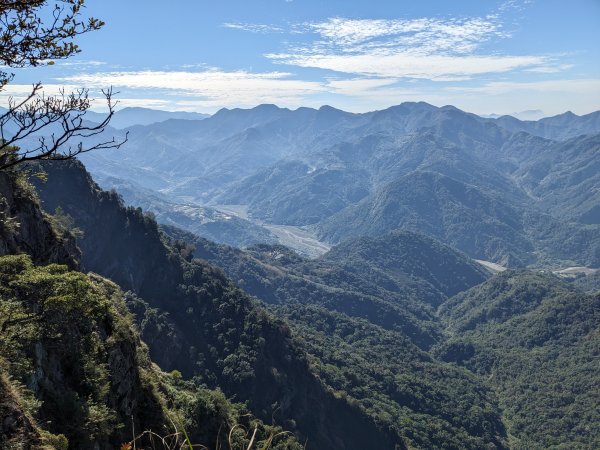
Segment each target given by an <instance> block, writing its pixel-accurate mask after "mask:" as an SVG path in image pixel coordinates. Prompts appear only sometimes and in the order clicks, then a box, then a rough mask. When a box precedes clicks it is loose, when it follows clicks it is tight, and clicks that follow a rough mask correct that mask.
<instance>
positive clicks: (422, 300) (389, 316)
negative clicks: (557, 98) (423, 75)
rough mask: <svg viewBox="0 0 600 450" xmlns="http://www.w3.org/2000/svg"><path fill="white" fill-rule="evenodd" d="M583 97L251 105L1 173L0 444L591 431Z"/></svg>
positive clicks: (593, 293) (482, 442)
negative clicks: (548, 107)
mask: <svg viewBox="0 0 600 450" xmlns="http://www.w3.org/2000/svg"><path fill="white" fill-rule="evenodd" d="M598 114H599V113H593V114H590V115H587V116H581V117H578V116H575V115H573V114H564V115H560V116H556V117H553V118H546V119H542V120H540V121H537V122H526V121H519V120H517V119H514V118H507V117H501V118H497V119H493V118H482V117H479V116H476V115H473V114H469V113H465V112H463V111H460V110H458V109H457V108H454V107H442V108H437V107H434V106H432V105H428V104H425V103H407V104H402V105H399V106H396V107H393V108H390V109H388V110H384V111H377V112H372V113H366V114H352V113H347V112H344V111H339V110H336V109H334V108H331V107H322V108H320V109H318V110H315V109H310V108H300V109H298V110H295V111H290V110H287V109H282V108H277V107H275V106H273V105H261V106H259V107H256V108H253V109H251V110H241V109H235V110H221V111H219V112H218V113H216V114H215V115H213V116H211V117H209V118H205V119H202V120H179V119H173V120H167V121H162V122H156V123H152V124H149V125H135V126H133V127H129V128H126V129H124V130H118V129H116V128H111V129H108V130H107V133H113V134H114V135H115V136H117V137H119V136H124V135H125V133H129V134H128V139H129V140H128V142H127V143H126V145H124V146H123V147H122V148H121V149H119V150H116V151H106V152H93V153H89V154H87V155H85V157H83V158H82V161H75V160H72V161H42V162H39V163H33V164H29V165H26V166H25V165H23V166H21V167H17V168H16V169H15V170H9V171H1V172H0V447H2V448H4V447H7V448H12V447H15V446H17V448H19V446H21V447H23V446H25V448H75V449H80V448H81V449H87V448H98V449H100V450H109V449H112V448H118V447H119V446H120V447H121V448H128V447H127V445H130V447H129V448H131V446H132V444H131V442H133V443H134V444H135V445H136V446H137V448H142V447H144V446H146V447H148V446H149V447H151V446H152V445H155V446H156V445H158V446H159V447H160V445H161V444H160V442H159V441H158V440H156V439H154V437H157V436H160V439H165V436H166V437H168V439H175V438H176V437H177V438H178V439H179V438H180V439H181V440H180V441H179V442H178V443H177V445H178V446H180V445H181V444H184V443H185V444H186V445H188V446H189V445H203V446H206V447H208V448H224V449H227V450H234V449H236V448H255V447H256V448H265V449H266V448H271V449H273V450H284V449H287V450H299V449H300V448H306V449H309V450H310V449H328V448H332V449H341V450H354V449H365V448H374V449H382V450H387V449H390V450H399V449H412V448H419V449H442V448H444V449H482V448H490V449H492V448H494V449H519V450H521V449H523V450H524V449H542V448H574V449H588V448H596V447H598V446H599V445H600V441H599V436H600V429H599V424H600V417H599V415H598V409H597V405H598V402H599V401H600V399H599V398H598V395H597V389H596V386H598V385H599V384H600V379H599V375H598V371H597V370H596V365H597V359H598V345H599V335H598V330H599V326H600V294H599V288H600V281H599V279H600V278H599V274H600V270H598V267H599V266H600V221H599V220H598V219H599V217H598V211H599V210H598V205H599V204H600V201H599V199H600V197H599V195H600V194H599V192H600V191H599V189H598V187H599V184H598V183H599V181H600V180H599V179H598V170H597V169H598V168H599V166H598V164H599V158H600V134H599V133H600V131H599V130H598ZM513 119H514V120H513ZM88 170H89V171H88ZM95 180H98V182H99V184H97V183H96V181H95ZM103 187H106V188H107V189H110V190H107V189H104V188H103ZM284 236H285V237H286V239H287V240H286V242H291V243H292V244H294V242H295V241H297V242H295V243H296V244H297V249H298V248H307V247H311V248H312V249H313V251H312V252H308V251H305V252H301V251H300V252H299V251H297V250H294V249H293V248H290V247H287V246H285V245H282V244H281V242H282V241H283V240H284V238H283V237H284ZM319 239H320V240H321V241H318V240H319ZM302 246H304V247H302ZM489 268H493V270H490V269H489ZM153 433H156V434H153ZM136 435H137V436H138V438H135V436H136ZM153 436H154V437H153ZM184 437H185V439H184ZM132 439H133V441H131V440H132ZM138 439H139V440H138ZM162 443H163V444H165V445H163V447H165V448H167V447H168V446H167V445H166V441H164V440H163V441H162ZM192 443H193V444H192ZM253 445H254V447H253Z"/></svg>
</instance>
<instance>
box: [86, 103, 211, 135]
mask: <svg viewBox="0 0 600 450" xmlns="http://www.w3.org/2000/svg"><path fill="white" fill-rule="evenodd" d="M105 117H106V115H104V114H102V113H97V112H94V111H88V112H86V114H85V118H86V119H87V120H89V121H91V122H102V121H103V120H104V119H105ZM207 117H210V114H201V113H196V112H185V111H163V110H160V109H151V108H141V107H131V106H130V107H126V108H123V109H119V110H118V111H116V112H115V114H114V115H113V117H112V118H111V120H110V126H111V127H113V128H116V129H118V130H122V129H124V128H129V127H133V126H136V125H152V124H153V123H158V122H164V121H165V120H170V119H177V120H202V119H206V118H207Z"/></svg>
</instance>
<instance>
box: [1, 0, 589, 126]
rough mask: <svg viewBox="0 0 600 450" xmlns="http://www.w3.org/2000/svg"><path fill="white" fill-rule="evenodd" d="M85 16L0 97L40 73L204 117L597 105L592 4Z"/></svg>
mask: <svg viewBox="0 0 600 450" xmlns="http://www.w3.org/2000/svg"><path fill="white" fill-rule="evenodd" d="M87 13H89V14H90V15H93V16H95V17H98V18H101V19H102V20H104V21H105V22H106V26H105V27H104V28H103V29H102V30H100V31H97V32H94V33H90V34H89V35H86V36H83V37H81V38H80V39H79V41H78V42H79V44H80V46H81V48H82V50H83V51H82V53H80V54H79V55H77V57H76V58H72V59H70V60H68V61H59V62H57V63H56V64H55V65H54V66H49V67H42V68H35V69H26V70H19V71H16V77H15V79H14V81H13V82H12V83H11V84H10V85H9V86H7V87H6V88H5V90H4V92H2V93H1V95H2V96H3V97H4V99H6V97H7V96H8V95H13V96H15V97H18V96H20V95H23V94H24V93H25V92H27V90H28V89H29V88H30V84H31V83H33V82H35V81H43V82H44V83H45V86H46V90H47V92H48V93H53V92H56V91H57V90H58V89H59V88H60V87H61V86H65V87H66V88H67V89H73V88H76V87H80V86H86V87H88V88H90V92H91V94H92V95H97V93H98V92H99V90H100V89H101V88H102V87H107V86H111V85H112V86H114V89H115V90H117V91H119V95H118V98H119V100H120V102H121V104H120V106H122V107H124V106H146V107H153V108H160V109H167V110H186V111H199V112H209V113H210V112H214V111H216V110H218V109H220V108H221V107H228V108H231V107H252V106H255V105H257V104H260V103H275V104H277V105H279V106H285V107H290V108H297V107H299V106H313V107H318V106H321V105H323V104H330V105H332V106H335V107H338V108H341V109H345V110H349V111H356V112H362V111H369V110H374V109H382V108H386V107H389V106H391V105H394V104H399V103H402V102H404V101H427V102H429V103H432V104H435V105H438V106H442V105H446V104H453V105H455V106H457V107H459V108H462V109H465V110H467V111H472V112H475V113H479V114H489V113H502V114H507V113H514V112H519V111H523V110H538V109H539V110H542V111H543V112H544V113H545V114H546V115H552V114H558V113H561V112H564V111H566V110H571V111H573V112H575V113H577V114H585V113H589V112H592V111H595V110H598V109H600V44H599V43H600V1H599V0H571V1H564V0H509V1H505V0H502V1H494V0H477V1H447V0H439V1H431V0H430V1H427V0H420V1H406V0H394V1H377V0H370V1H353V0H346V1H338V0H333V1H331V0H327V1H325V0H321V1H315V0H244V1H241V0H240V1H227V0H221V1H218V2H216V1H206V0H176V1H172V2H164V1H157V0H146V1H142V0H126V1H123V0H120V1H117V0H88V1H87ZM100 106H101V104H100V103H98V104H97V107H100Z"/></svg>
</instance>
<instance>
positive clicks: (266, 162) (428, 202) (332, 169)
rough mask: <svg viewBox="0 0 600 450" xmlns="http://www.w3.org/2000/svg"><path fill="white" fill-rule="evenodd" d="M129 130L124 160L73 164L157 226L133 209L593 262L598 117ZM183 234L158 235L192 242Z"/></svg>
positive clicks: (298, 116) (268, 112) (237, 113)
mask: <svg viewBox="0 0 600 450" xmlns="http://www.w3.org/2000/svg"><path fill="white" fill-rule="evenodd" d="M128 131H129V142H128V143H127V146H126V148H127V149H126V150H117V151H107V152H97V153H92V154H89V155H85V156H84V157H83V159H82V160H83V161H84V163H85V164H86V167H88V169H89V170H90V172H91V173H92V174H93V175H94V177H95V178H96V179H97V180H98V181H99V183H100V184H101V185H102V186H105V187H107V188H109V187H114V186H117V185H119V184H121V185H123V184H125V183H127V184H128V186H129V187H128V191H127V194H126V195H127V196H130V195H131V190H132V188H135V189H136V190H137V193H136V198H137V201H138V203H143V204H144V205H147V208H148V209H149V210H154V211H155V212H156V213H157V214H158V220H159V221H161V222H163V223H168V222H167V221H166V219H164V217H165V215H164V208H163V207H159V206H155V207H154V208H152V206H151V203H152V201H150V200H148V201H143V202H140V200H141V199H142V197H146V198H151V197H153V196H156V194H154V193H153V192H158V193H160V194H161V195H162V196H163V198H165V199H167V200H168V201H169V202H171V203H173V204H188V205H196V206H202V207H205V208H206V207H214V208H217V209H218V208H219V207H220V206H221V205H236V207H238V209H239V208H244V210H247V212H248V215H247V216H244V217H243V219H250V220H251V221H252V222H254V225H258V226H263V225H269V226H292V227H301V228H302V229H303V230H304V231H308V232H310V233H312V234H313V236H314V237H316V238H317V239H319V240H321V241H322V242H323V243H325V244H327V245H331V244H335V243H338V242H340V240H343V239H346V238H349V237H358V236H361V235H365V234H368V235H378V234H382V233H386V232H389V231H392V230H394V229H396V228H406V229H411V230H415V231H422V232H425V233H426V234H428V235H430V236H432V237H434V238H436V239H441V240H442V241H443V242H445V243H447V244H450V245H452V246H455V247H457V248H459V249H460V250H462V251H464V252H466V253H467V254H468V255H469V256H471V257H474V258H477V259H481V260H488V261H491V262H494V263H499V264H503V265H505V266H511V267H523V266H530V265H551V266H553V267H561V266H563V267H566V266H570V265H587V266H597V265H598V264H600V259H599V258H600V257H599V255H600V247H599V245H600V244H599V239H598V236H599V233H600V232H599V230H600V228H599V226H600V220H599V217H600V216H599V211H600V210H599V209H598V205H599V204H600V191H599V190H598V182H599V180H598V173H600V172H599V170H598V169H599V168H600V156H599V155H600V140H599V137H598V133H600V112H596V113H591V114H588V115H585V116H577V115H575V114H572V113H565V114H561V115H558V116H554V117H547V118H544V119H540V120H539V121H521V120H519V119H516V118H514V117H510V116H502V117H499V118H496V119H491V118H482V117H479V116H476V115H474V114H470V113H466V112H464V111H461V110H459V109H457V108H455V107H452V106H444V107H441V108H438V107H435V106H432V105H429V104H427V103H404V104H401V105H398V106H394V107H391V108H389V109H386V110H382V111H375V112H371V113H364V114H353V113H348V112H344V111H340V110H337V109H334V108H332V107H328V106H324V107H322V108H320V109H310V108H299V109H297V110H289V109H285V108H278V107H276V106H274V105H261V106H258V107H256V108H253V109H249V110H242V109H233V110H227V109H223V110H221V111H219V112H217V113H216V114H214V115H213V116H211V117H210V118H207V119H204V120H202V121H182V120H171V121H168V122H162V123H157V124H152V125H148V126H145V127H133V128H130V129H128ZM112 132H114V133H115V134H117V135H118V133H119V132H118V131H117V130H113V131H112ZM185 222H186V221H185V220H181V221H177V222H175V223H173V222H170V223H171V224H174V225H176V226H179V227H181V228H185V229H187V230H189V231H192V232H197V233H199V234H201V235H202V234H203V233H202V232H201V231H200V230H198V229H193V228H192V227H190V225H189V224H186V223H185ZM246 225H249V224H247V223H246ZM248 228H249V229H250V228H251V227H248ZM255 232H256V229H255V228H254V229H253V230H252V231H250V233H251V234H253V235H255ZM205 236H206V237H210V238H214V237H215V236H214V234H213V235H210V234H205ZM217 240H218V241H219V242H223V243H230V244H231V243H234V242H233V241H227V242H226V241H225V240H220V238H218V239H217ZM250 241H253V239H250V240H242V241H241V242H239V243H238V244H240V245H242V246H243V245H244V244H245V243H249V242H250ZM254 242H256V241H255V240H254ZM264 242H265V243H269V242H272V241H269V240H268V239H267V240H265V241H264Z"/></svg>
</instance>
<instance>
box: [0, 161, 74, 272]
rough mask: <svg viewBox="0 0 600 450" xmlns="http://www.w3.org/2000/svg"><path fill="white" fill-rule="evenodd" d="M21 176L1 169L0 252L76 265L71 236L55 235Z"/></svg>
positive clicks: (44, 262) (70, 265) (39, 261)
mask: <svg viewBox="0 0 600 450" xmlns="http://www.w3.org/2000/svg"><path fill="white" fill-rule="evenodd" d="M21 176H22V175H19V174H17V173H15V172H0V256H2V255H10V254H18V253H27V254H29V255H30V256H31V258H32V260H33V262H34V263H35V264H49V263H59V264H66V265H67V266H69V268H71V269H74V268H76V267H77V266H78V261H79V257H80V252H79V250H78V249H77V246H76V245H75V241H74V239H73V238H72V236H70V235H64V236H57V234H56V232H55V231H54V230H53V228H52V225H51V224H50V222H49V220H48V219H47V218H46V217H45V216H44V214H43V213H42V211H41V210H40V208H39V205H38V203H37V201H36V199H35V194H34V193H33V191H31V190H29V189H28V187H27V186H26V185H25V184H24V183H23V182H22V181H21V180H20V177H21Z"/></svg>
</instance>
